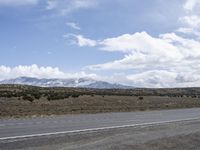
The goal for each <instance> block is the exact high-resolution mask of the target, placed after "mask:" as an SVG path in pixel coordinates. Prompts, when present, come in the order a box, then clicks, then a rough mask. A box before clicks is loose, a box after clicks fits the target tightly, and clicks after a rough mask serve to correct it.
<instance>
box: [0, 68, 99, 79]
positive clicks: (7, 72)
mask: <svg viewBox="0 0 200 150" xmlns="http://www.w3.org/2000/svg"><path fill="white" fill-rule="evenodd" d="M22 76H27V77H36V78H80V77H91V78H94V77H96V75H95V74H86V73H85V72H79V73H65V72H63V71H61V70H60V69H59V68H57V67H55V68H53V67H50V66H49V67H39V66H37V65H35V64H33V65H30V66H22V65H20V66H16V67H13V68H11V67H8V66H0V80H4V79H9V78H16V77H22Z"/></svg>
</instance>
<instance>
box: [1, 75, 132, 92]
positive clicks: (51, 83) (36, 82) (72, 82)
mask: <svg viewBox="0 0 200 150" xmlns="http://www.w3.org/2000/svg"><path fill="white" fill-rule="evenodd" d="M0 84H23V85H32V86H40V87H77V88H96V89H128V88H132V87H130V86H125V85H122V84H113V83H109V82H105V81H97V80H94V79H91V78H74V79H73V78H72V79H39V78H31V77H19V78H15V79H7V80H3V81H0Z"/></svg>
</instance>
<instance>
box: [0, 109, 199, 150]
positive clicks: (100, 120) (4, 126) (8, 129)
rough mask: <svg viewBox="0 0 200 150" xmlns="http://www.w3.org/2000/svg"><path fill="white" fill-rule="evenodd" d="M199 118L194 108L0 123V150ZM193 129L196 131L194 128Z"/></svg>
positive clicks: (67, 116) (68, 116)
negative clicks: (26, 141) (23, 143)
mask: <svg viewBox="0 0 200 150" xmlns="http://www.w3.org/2000/svg"><path fill="white" fill-rule="evenodd" d="M199 118H200V108H193V109H176V110H162V111H144V112H130V113H104V114H91V115H85V114H83V115H66V116H52V117H44V118H31V119H7V120H0V147H1V145H2V144H3V145H4V146H5V143H10V142H11V143H13V141H14V142H16V141H20V140H24V139H26V138H34V140H35V139H40V138H41V137H43V138H44V137H45V136H47V137H48V138H49V137H51V136H52V137H53V136H60V135H66V134H73V135H74V134H80V133H81V132H82V133H83V134H84V133H88V132H92V131H109V130H110V131H111V130H112V131H113V130H114V129H121V128H130V127H137V126H144V125H145V126H152V125H162V124H168V123H173V122H185V121H190V120H198V119H199ZM198 126H199V124H198ZM194 129H196V130H197V128H194ZM196 130H195V132H196ZM197 131H200V129H199V128H198V130H197ZM46 142H47V141H46ZM47 143H48V142H47ZM28 145H30V143H29V144H28ZM28 145H27V146H28ZM7 146H8V145H7ZM12 149H13V147H12ZM48 149H49V148H48Z"/></svg>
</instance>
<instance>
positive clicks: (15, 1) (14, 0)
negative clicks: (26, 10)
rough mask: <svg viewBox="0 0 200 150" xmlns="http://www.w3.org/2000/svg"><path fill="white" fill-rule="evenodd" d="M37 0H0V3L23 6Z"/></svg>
mask: <svg viewBox="0 0 200 150" xmlns="http://www.w3.org/2000/svg"><path fill="white" fill-rule="evenodd" d="M37 3H38V0H0V5H3V6H24V5H36V4H37Z"/></svg>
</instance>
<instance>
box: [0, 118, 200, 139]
mask: <svg viewBox="0 0 200 150" xmlns="http://www.w3.org/2000/svg"><path fill="white" fill-rule="evenodd" d="M198 119H200V118H199V117H198V118H197V117H196V118H189V119H177V120H170V121H160V122H150V123H140V124H130V125H122V126H111V127H102V128H91V129H81V130H73V131H61V132H52V133H41V134H31V135H20V136H12V137H2V138H0V140H13V139H22V138H31V137H41V136H50V135H59V134H69V133H79V132H89V131H99V130H107V129H117V128H126V127H137V126H151V125H159V124H165V123H173V122H181V121H190V120H198Z"/></svg>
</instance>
